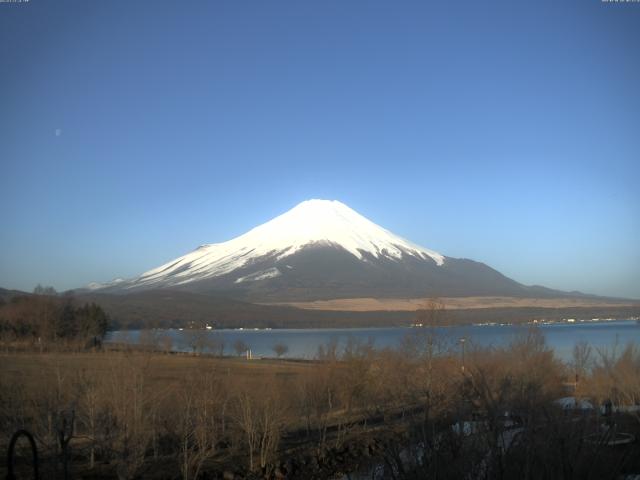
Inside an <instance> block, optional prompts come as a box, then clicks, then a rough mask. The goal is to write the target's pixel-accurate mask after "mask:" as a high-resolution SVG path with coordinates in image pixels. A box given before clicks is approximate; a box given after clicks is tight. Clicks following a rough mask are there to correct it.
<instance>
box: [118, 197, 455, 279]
mask: <svg viewBox="0 0 640 480" xmlns="http://www.w3.org/2000/svg"><path fill="white" fill-rule="evenodd" d="M313 245H329V246H337V247H341V248H343V249H344V250H346V251H347V252H349V253H350V254H352V255H353V256H354V257H356V258H357V259H359V260H361V261H365V262H366V261H367V255H371V256H373V257H375V258H381V257H386V258H390V259H397V260H400V259H402V258H403V257H404V256H412V257H415V258H417V259H421V260H427V261H433V262H435V263H436V264H437V265H439V266H441V265H443V263H444V261H445V257H444V256H442V255H440V254H439V253H437V252H434V251H432V250H428V249H426V248H423V247H420V246H418V245H415V244H413V243H411V242H409V241H407V240H405V239H403V238H401V237H398V236H397V235H394V234H393V233H391V232H389V231H388V230H385V229H384V228H382V227H380V226H378V225H376V224H375V223H373V222H371V221H370V220H368V219H366V218H365V217H363V216H362V215H360V214H358V213H357V212H355V211H354V210H352V209H351V208H349V207H348V206H346V205H345V204H343V203H341V202H338V201H330V200H307V201H305V202H302V203H300V204H298V205H297V206H296V207H294V208H293V209H291V210H289V211H288V212H286V213H284V214H282V215H280V216H278V217H276V218H274V219H273V220H271V221H269V222H267V223H264V224H262V225H260V226H258V227H256V228H254V229H252V230H250V231H249V232H247V233H245V234H244V235H241V236H239V237H236V238H234V239H232V240H229V241H228V242H224V243H216V244H210V245H202V246H200V247H199V248H197V249H196V250H194V251H193V252H191V253H188V254H187V255H184V256H182V257H180V258H177V259H175V260H173V261H171V262H168V263H166V264H164V265H162V266H160V267H158V268H155V269H153V270H149V271H148V272H145V273H143V274H142V275H140V276H139V277H138V278H135V279H132V280H129V281H127V282H126V285H125V284H121V285H120V286H121V287H124V288H135V287H156V286H158V287H163V286H177V285H184V284H187V283H190V282H195V281H200V280H204V279H207V278H213V277H218V276H221V275H225V274H228V273H231V272H233V271H234V270H236V269H239V268H242V267H245V266H247V265H250V264H251V263H252V262H255V261H257V260H258V259H262V258H265V257H269V256H272V257H274V258H276V259H277V260H281V259H283V258H286V257H288V256H290V255H293V254H295V253H296V252H298V251H300V250H301V249H303V248H304V247H307V246H313ZM259 273H260V274H257V275H249V276H247V277H239V278H238V279H237V280H236V282H246V281H256V280H260V279H267V278H273V277H275V276H278V275H279V274H280V272H279V271H278V270H277V269H272V270H269V271H265V272H259Z"/></svg>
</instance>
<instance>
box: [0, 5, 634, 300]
mask: <svg viewBox="0 0 640 480" xmlns="http://www.w3.org/2000/svg"><path fill="white" fill-rule="evenodd" d="M639 48H640V3H630V4H618V3H603V2H601V1H600V0H576V1H562V2H558V1H556V0H550V1H546V0H536V1H531V2H520V1H517V2H516V1H513V0H511V1H504V2H503V1H484V2H479V1H477V0H472V1H461V0H459V1H454V2H441V1H438V2H426V1H416V2H408V1H400V2H390V1H385V2H380V1H373V0H363V1H351V0H349V1H345V0H322V1H319V0H318V1H303V0H294V1H277V0H274V1H254V2H251V1H241V0H233V1H231V0H230V1H200V2H196V1H193V2H192V1H168V2H164V1H149V2H146V1H131V0H128V1H109V2H97V1H91V2H88V1H86V0H81V1H55V2H54V1H50V0H48V1H45V0H30V1H29V2H28V3H20V4H13V3H0V201H1V205H2V216H1V221H0V222H1V223H0V286H2V287H5V288H19V289H25V290H31V289H33V287H34V285H35V284H37V283H42V284H46V285H53V286H54V287H56V288H57V289H59V290H62V289H67V288H72V287H78V286H82V285H85V284H87V283H89V282H91V281H106V280H109V279H112V278H114V277H130V276H134V275H136V274H138V273H141V272H142V271H144V270H147V269H149V268H152V267H156V266H158V265H160V264H161V263H164V262H165V261H168V260H170V259H171V258H174V257H177V256H179V255H182V254H184V253H186V252H188V251H190V250H192V249H193V248H195V247H196V246H198V245H199V244H202V243H214V242H220V241H225V240H228V239H230V238H232V237H234V236H237V235H239V234H241V233H244V232H245V231H246V230H248V229H249V228H251V227H253V226H255V225H257V224H258V223H261V222H264V221H267V220H269V219H270V218H272V217H274V216H276V215H277V214H280V213H282V212H284V211H286V210H288V209H289V208H291V207H293V206H294V205H296V204H297V203H298V202H300V201H302V200H305V199H309V198H328V199H338V200H341V201H342V202H344V203H346V204H347V205H349V206H351V207H352V208H354V209H355V210H357V211H359V212H360V213H362V214H363V215H365V216H367V217H368V218H370V219H371V220H373V221H375V222H376V223H378V224H380V225H382V226H384V227H386V228H388V229H390V230H391V231H393V232H394V233H397V234H399V235H401V236H404V237H406V238H408V239H410V240H412V241H414V242H415V243H418V244H421V245H423V246H425V247H428V248H432V249H434V250H437V251H439V252H441V253H443V254H445V255H448V256H454V257H467V258H472V259H475V260H478V261H482V262H485V263H487V264H489V265H491V266H493V267H494V268H496V269H498V270H500V271H501V272H503V273H505V274H506V275H508V276H510V277H512V278H514V279H516V280H518V281H520V282H523V283H526V284H543V285H546V286H549V287H554V288H560V289H566V290H581V291H585V292H591V293H597V294H605V295H615V296H625V297H634V298H640V50H639Z"/></svg>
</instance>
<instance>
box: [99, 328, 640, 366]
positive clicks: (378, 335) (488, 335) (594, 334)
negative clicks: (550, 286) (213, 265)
mask: <svg viewBox="0 0 640 480" xmlns="http://www.w3.org/2000/svg"><path fill="white" fill-rule="evenodd" d="M531 327H532V325H524V326H514V325H482V326H479V325H471V326H464V327H443V328H438V329H436V330H437V332H438V335H439V336H440V337H441V338H442V339H443V341H445V342H448V343H449V344H450V345H451V347H452V348H458V349H459V348H460V347H459V342H460V339H461V338H465V339H466V342H467V343H466V345H468V346H469V347H471V346H473V345H479V346H484V347H487V346H496V347H499V346H503V345H506V344H508V343H509V342H510V341H512V340H513V339H514V338H515V337H516V335H518V334H522V333H524V332H526V331H527V330H528V329H529V328H531ZM537 328H539V329H540V331H541V332H542V333H543V334H544V336H545V338H546V341H547V344H548V345H549V346H550V347H551V348H553V349H554V350H555V352H556V355H557V356H558V357H559V358H561V359H563V360H569V359H570V358H571V353H572V350H573V347H574V345H575V344H576V343H577V342H579V341H586V342H588V343H589V344H590V345H591V346H592V347H594V348H599V349H604V348H606V349H609V351H611V350H612V349H613V348H618V349H621V348H623V347H624V346H625V345H626V344H628V343H630V342H636V343H638V344H640V323H638V322H636V321H634V320H613V321H600V322H577V321H576V322H575V323H555V324H547V325H537ZM421 330H423V329H421V328H411V327H390V328H323V329H273V330H251V329H244V330H226V329H221V330H204V331H200V332H201V333H202V334H203V335H205V336H206V338H208V339H210V340H212V341H218V340H222V341H223V342H224V345H225V347H224V348H225V350H224V353H225V355H233V354H235V352H234V349H233V345H234V343H235V342H236V341H238V340H241V341H243V342H244V343H245V344H246V345H247V346H248V347H249V348H251V351H252V354H253V356H254V357H274V356H275V354H274V352H273V346H274V345H276V344H278V343H281V344H284V345H286V346H287V347H288V348H289V350H288V352H287V354H286V355H285V357H288V358H306V359H312V358H314V357H315V356H316V354H317V352H318V347H319V346H320V345H326V344H327V343H329V342H331V341H337V342H338V345H339V348H340V347H344V345H345V344H346V342H347V341H349V338H352V339H353V340H357V341H360V342H368V341H372V342H373V345H374V346H375V347H376V348H386V347H391V348H395V347H397V346H399V345H400V343H401V342H402V339H403V338H404V337H405V336H407V335H416V334H418V333H419V332H420V331H421ZM154 333H155V334H156V335H159V336H164V335H168V336H170V337H171V339H172V348H173V350H175V351H185V352H186V351H190V350H191V348H190V346H189V338H190V336H192V335H193V331H189V330H175V329H170V330H155V331H154ZM139 338H140V331H138V330H130V331H115V332H110V333H109V334H108V336H107V341H108V342H109V341H111V342H128V343H134V344H135V343H137V342H138V340H139ZM205 351H206V350H205ZM594 353H595V352H594Z"/></svg>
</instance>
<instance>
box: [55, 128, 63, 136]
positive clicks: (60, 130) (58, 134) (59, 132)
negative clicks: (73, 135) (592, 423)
mask: <svg viewBox="0 0 640 480" xmlns="http://www.w3.org/2000/svg"><path fill="white" fill-rule="evenodd" d="M60 135H62V129H61V128H56V137H59V136H60Z"/></svg>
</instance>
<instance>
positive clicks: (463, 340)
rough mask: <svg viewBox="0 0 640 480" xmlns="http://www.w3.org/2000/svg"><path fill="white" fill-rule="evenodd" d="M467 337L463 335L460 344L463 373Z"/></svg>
mask: <svg viewBox="0 0 640 480" xmlns="http://www.w3.org/2000/svg"><path fill="white" fill-rule="evenodd" d="M466 340H467V339H466V338H464V337H462V338H461V339H460V346H461V347H462V373H463V374H464V343H465V341H466Z"/></svg>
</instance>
